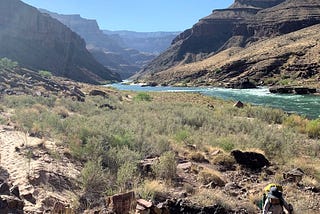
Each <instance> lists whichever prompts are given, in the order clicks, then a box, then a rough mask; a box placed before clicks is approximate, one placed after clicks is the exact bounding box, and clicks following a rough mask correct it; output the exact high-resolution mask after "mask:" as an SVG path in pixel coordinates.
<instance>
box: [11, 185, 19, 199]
mask: <svg viewBox="0 0 320 214" xmlns="http://www.w3.org/2000/svg"><path fill="white" fill-rule="evenodd" d="M10 193H11V194H12V195H14V196H16V197H17V198H19V199H21V198H20V191H19V187H18V186H13V187H12V188H11V189H10Z"/></svg>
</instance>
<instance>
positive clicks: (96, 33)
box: [40, 9, 156, 79]
mask: <svg viewBox="0 0 320 214" xmlns="http://www.w3.org/2000/svg"><path fill="white" fill-rule="evenodd" d="M40 11H41V12H43V13H45V14H49V15H50V16H51V17H53V18H55V19H57V20H59V21H60V22H62V23H63V24H65V25H66V26H68V27H69V28H70V29H72V30H73V31H74V32H76V33H77V34H79V35H80V36H81V37H82V38H83V39H84V40H85V41H86V43H87V49H88V50H89V52H90V53H91V54H92V55H93V56H94V58H95V59H96V60H97V61H99V62H100V63H101V64H102V65H104V66H105V67H107V68H108V69H110V70H112V71H114V72H117V73H119V74H120V75H121V77H122V79H126V78H128V77H129V76H131V75H132V74H134V73H136V72H137V71H139V70H140V69H141V68H142V67H143V66H145V65H146V64H147V63H149V62H150V61H151V60H152V59H154V58H155V57H156V55H154V54H147V53H142V52H139V51H137V50H133V49H130V48H127V47H125V45H124V44H123V42H122V41H121V40H119V39H117V38H114V37H113V36H110V35H106V34H104V33H103V31H102V30H100V28H99V26H98V23H97V22H96V20H90V19H85V18H82V17H81V16H80V15H62V14H58V13H53V12H50V11H47V10H44V9H40Z"/></svg>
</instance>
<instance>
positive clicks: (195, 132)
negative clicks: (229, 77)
mask: <svg viewBox="0 0 320 214" xmlns="http://www.w3.org/2000/svg"><path fill="white" fill-rule="evenodd" d="M119 94H120V93H119V92H117V95H112V94H110V96H109V97H108V98H103V97H99V96H96V97H93V96H87V97H86V101H85V102H77V101H73V100H72V99H69V98H59V97H55V96H50V97H46V98H44V97H33V96H4V97H3V98H2V99H1V103H0V106H1V109H13V110H12V111H13V113H14V114H13V115H14V116H13V117H12V118H11V120H12V121H14V123H15V124H16V127H18V128H19V129H20V130H21V131H24V132H26V133H32V134H33V135H34V136H38V137H40V138H49V139H55V141H58V142H59V144H60V145H63V146H65V147H66V148H68V149H69V151H70V153H71V155H72V156H73V157H74V158H76V159H78V160H80V161H82V162H83V163H84V167H83V171H82V174H81V178H80V179H79V181H80V182H81V183H82V187H83V190H84V191H87V192H88V193H90V192H94V193H95V194H96V193H97V192H98V193H100V194H106V193H110V194H111V193H114V192H118V191H126V190H130V189H134V188H136V187H139V191H140V192H141V194H142V195H145V196H146V197H148V198H150V199H151V198H154V197H155V195H156V194H158V193H157V192H159V191H162V190H163V189H165V187H164V186H163V182H161V181H165V183H167V182H166V181H171V180H172V179H174V178H175V177H176V158H177V157H176V155H177V154H179V155H180V154H181V153H182V150H183V149H182V148H183V147H184V146H185V145H189V144H191V145H194V147H196V148H197V150H198V151H200V152H205V151H208V150H210V148H220V149H221V150H223V151H224V152H225V153H222V154H220V155H218V156H216V157H214V158H210V160H211V161H212V163H216V164H224V163H227V165H228V164H229V165H232V164H233V163H234V160H233V159H232V158H231V157H230V156H228V154H227V153H228V152H230V151H231V150H232V149H241V150H259V151H262V152H263V153H264V154H265V155H266V156H267V158H269V159H271V160H272V161H274V162H276V163H278V164H279V165H280V166H281V167H283V168H286V167H287V168H289V166H292V165H296V166H298V167H301V168H302V169H303V170H306V171H308V172H310V175H311V174H312V176H311V177H310V179H309V180H308V181H307V182H308V183H311V182H312V183H317V184H319V183H320V168H319V165H318V164H317V158H319V156H320V145H319V140H318V138H319V137H320V122H319V120H311V121H310V120H307V119H305V118H303V117H300V116H297V115H290V116H288V115H287V114H286V113H285V112H283V111H281V110H276V109H270V108H263V107H257V106H251V105H246V106H245V107H244V108H242V109H238V108H235V107H233V103H231V102H225V101H221V100H216V99H213V98H208V97H203V96H201V95H198V94H183V93H178V94H177V93H167V94H163V93H148V94H136V95H134V94H130V96H129V94H125V93H122V94H121V95H119ZM127 97H134V98H133V99H126V98H127ZM137 101H144V102H137ZM145 101H147V102H145ZM105 103H108V104H109V105H112V106H114V107H115V108H114V110H110V109H109V108H99V106H101V105H102V104H105ZM208 104H210V105H214V109H212V108H208ZM3 120H5V119H4V118H2V117H1V121H3ZM1 123H2V122H1ZM189 154H190V152H189ZM191 154H192V153H191ZM150 156H153V157H155V156H158V157H159V160H158V162H157V163H156V164H155V166H154V171H155V175H156V177H155V178H154V179H156V181H152V180H147V178H143V177H142V176H141V175H140V174H139V171H138V170H137V166H138V162H139V161H140V160H142V159H144V158H146V157H150ZM191 156H194V157H195V158H198V159H199V157H198V156H199V155H191ZM302 156H305V157H308V158H304V159H303V160H304V161H305V162H307V163H306V164H301V161H300V160H301V157H302ZM201 157H202V156H201ZM148 179H149V178H148ZM199 179H200V180H201V181H202V182H203V183H204V184H207V183H208V182H210V181H212V180H213V181H215V182H217V183H223V182H224V181H223V180H222V178H221V175H220V174H218V173H215V172H213V171H208V170H206V171H201V172H200V177H199ZM158 183H161V185H158ZM156 188H160V189H162V190H157V189H156ZM213 192H214V191H213ZM195 194H198V193H197V192H196V193H195ZM202 194H203V192H200V193H199V197H200V198H201V197H203V196H202ZM205 194H207V193H205ZM194 197H196V196H194ZM200 198H198V199H197V200H200V201H202V202H204V200H202V199H200ZM215 200H220V199H219V194H218V195H216V196H215ZM225 203H226V202H225Z"/></svg>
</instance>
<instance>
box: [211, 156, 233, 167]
mask: <svg viewBox="0 0 320 214" xmlns="http://www.w3.org/2000/svg"><path fill="white" fill-rule="evenodd" d="M211 163H212V164H215V165H219V166H222V167H223V168H225V169H234V165H235V164H236V161H235V159H234V158H233V157H232V156H231V155H229V154H225V153H221V154H218V155H216V156H214V157H213V158H212V160H211Z"/></svg>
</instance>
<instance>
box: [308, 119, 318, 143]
mask: <svg viewBox="0 0 320 214" xmlns="http://www.w3.org/2000/svg"><path fill="white" fill-rule="evenodd" d="M306 133H307V134H308V136H309V137H311V138H319V137H320V119H316V120H311V121H309V122H308V123H307V125H306Z"/></svg>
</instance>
